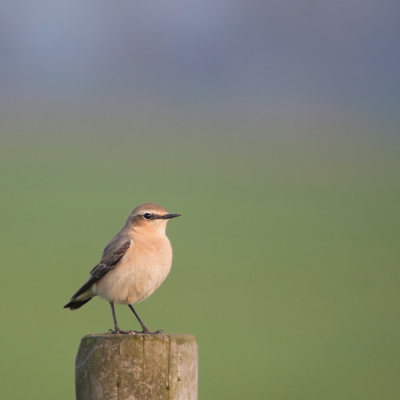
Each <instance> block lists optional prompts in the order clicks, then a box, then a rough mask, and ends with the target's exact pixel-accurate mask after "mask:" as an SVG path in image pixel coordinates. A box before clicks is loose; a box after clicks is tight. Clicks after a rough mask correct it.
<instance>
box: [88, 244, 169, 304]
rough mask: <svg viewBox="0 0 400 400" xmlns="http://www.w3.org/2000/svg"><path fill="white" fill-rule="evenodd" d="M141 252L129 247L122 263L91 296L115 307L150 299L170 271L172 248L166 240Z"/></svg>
mask: <svg viewBox="0 0 400 400" xmlns="http://www.w3.org/2000/svg"><path fill="white" fill-rule="evenodd" d="M165 238H166V237H165ZM166 239H167V238H166ZM141 250H142V251H140V252H139V251H137V247H136V248H135V245H132V248H129V249H128V251H127V253H126V254H125V256H124V257H123V258H122V260H121V262H120V263H119V264H118V265H117V266H116V267H115V268H114V269H113V270H111V271H109V272H108V273H107V274H106V275H104V276H103V277H102V278H101V279H100V280H99V282H97V283H95V284H94V285H93V288H92V291H93V293H95V294H98V295H99V296H101V297H103V298H104V299H106V300H108V301H111V302H113V303H117V304H133V303H137V302H139V301H142V300H144V299H145V298H146V297H148V296H150V295H151V294H152V293H153V292H154V291H155V290H156V289H157V288H158V287H159V286H160V285H161V284H162V283H163V282H164V280H165V278H166V277H167V275H168V273H169V271H170V269H171V263H172V249H171V245H170V243H169V240H168V239H167V242H165V243H163V245H162V246H157V250H156V249H154V247H152V246H144V247H143V246H142V248H141Z"/></svg>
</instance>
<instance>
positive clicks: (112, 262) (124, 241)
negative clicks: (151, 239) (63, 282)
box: [72, 236, 131, 300]
mask: <svg viewBox="0 0 400 400" xmlns="http://www.w3.org/2000/svg"><path fill="white" fill-rule="evenodd" d="M130 245H131V238H130V237H128V236H122V237H119V238H117V239H116V240H113V241H111V242H110V243H109V244H108V246H107V247H106V248H105V249H104V252H103V257H102V258H101V261H100V263H99V264H97V265H96V266H95V267H94V268H93V269H92V270H91V271H90V275H91V276H90V278H89V280H88V281H87V282H86V283H85V284H84V285H83V286H82V287H81V288H80V289H79V290H78V291H77V292H76V293H75V294H74V295H73V296H72V300H74V299H76V298H77V297H78V296H79V295H81V294H82V293H85V292H86V290H88V289H89V288H90V287H91V286H92V285H93V284H94V283H96V282H97V281H98V280H99V279H100V278H101V277H103V276H104V275H105V274H106V273H107V272H108V271H111V270H112V269H113V268H115V266H116V265H117V264H118V263H119V262H120V261H121V258H122V257H123V256H124V254H125V253H126V251H127V250H128V249H129V247H130Z"/></svg>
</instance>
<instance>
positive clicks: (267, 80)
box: [0, 0, 400, 400]
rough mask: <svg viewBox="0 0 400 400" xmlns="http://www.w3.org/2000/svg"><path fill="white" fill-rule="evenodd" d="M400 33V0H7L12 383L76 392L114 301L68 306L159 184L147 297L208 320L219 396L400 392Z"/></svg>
mask: <svg viewBox="0 0 400 400" xmlns="http://www.w3.org/2000/svg"><path fill="white" fill-rule="evenodd" d="M399 37H400V4H399V3H398V2H396V1H385V0H384V1H377V0H364V1H360V0H346V1H343V0H339V1H331V0H329V1H318V0H297V1H294V0H283V1H278V0H273V1H259V0H254V1H246V2H245V1H243V0H231V1H222V0H220V1H218V0H217V1H203V2H194V1H174V0H172V1H170V2H163V1H153V2H143V1H142V2H140V1H129V2H128V1H122V2H118V3H115V2H107V1H104V0H98V1H91V0H88V1H86V2H82V1H75V0H72V1H69V2H64V3H61V2H52V1H44V0H43V1H39V0H33V1H19V2H14V1H11V0H3V1H2V3H1V5H0V129H1V131H0V134H1V146H0V164H1V169H0V171H1V175H0V185H1V186H0V202H1V203H0V204H1V206H2V207H1V210H2V211H1V213H0V222H1V225H0V226H1V232H2V240H1V241H0V251H1V254H2V269H1V270H2V279H1V288H2V289H1V299H2V301H1V303H0V304H1V306H0V310H1V320H2V330H1V341H0V343H1V344H0V347H1V355H2V363H1V366H0V376H1V378H0V385H1V392H2V397H4V398H7V399H26V398H30V399H41V400H42V399H54V398H57V399H71V398H74V357H75V354H76V350H77V348H78V345H79V340H80V338H81V337H82V336H84V335H85V334H87V333H94V332H105V331H107V330H108V329H109V328H110V327H111V326H112V319H111V315H110V310H109V306H108V304H107V303H105V302H104V301H102V300H101V299H95V300H93V301H92V302H90V303H88V305H86V306H85V307H84V308H82V309H80V310H79V311H76V312H69V311H66V310H63V309H62V306H63V305H64V304H65V303H66V302H67V301H68V299H69V297H70V296H71V295H72V294H73V293H74V292H75V291H76V289H77V288H78V287H79V286H80V285H81V284H82V283H83V282H84V281H85V279H86V277H87V273H88V271H89V270H90V269H91V268H92V267H93V266H94V265H95V264H96V262H97V261H98V259H99V257H100V255H101V251H102V249H103V247H104V245H105V244H106V243H107V242H108V240H109V239H110V237H111V236H113V235H114V234H115V233H116V232H117V231H118V230H119V229H120V227H121V226H122V224H123V223H124V221H125V218H126V217H127V215H128V214H129V212H130V211H131V210H132V209H133V208H134V207H135V206H136V205H138V204H140V203H144V202H148V201H153V202H157V203H160V204H161V205H163V206H164V207H165V208H166V209H167V210H168V211H170V212H173V213H175V212H177V213H180V214H182V217H181V218H179V219H177V220H173V221H171V223H170V226H169V229H168V234H169V237H170V239H171V242H172V244H173V248H174V252H175V255H174V264H173V269H172V272H171V274H170V276H169V277H168V279H167V280H166V282H165V283H164V284H163V286H162V287H161V288H160V289H159V290H158V291H157V292H156V293H154V295H152V296H151V297H150V298H149V299H147V300H146V301H145V302H143V303H141V304H139V305H137V310H138V313H139V314H140V315H141V317H142V319H143V320H144V321H145V323H146V325H148V327H149V328H151V329H158V328H163V329H164V330H165V331H167V332H176V333H190V334H194V335H195V336H196V338H197V340H198V343H199V349H200V377H199V383H200V398H202V399H203V398H204V399H230V400H231V399H243V398H246V399H264V398H271V399H296V400H297V399H307V400H311V399H315V400H320V399H324V400H325V399H332V400H336V399H338V398H340V399H348V400H354V399H360V400H361V399H362V400H368V399H371V400H375V399H377V398H385V399H396V398H398V397H399V395H400V387H399V383H398V376H399V372H400V371H399V369H400V368H399V367H400V365H399V364H400V363H399V355H400V354H399V350H400V349H399V344H398V337H399V333H400V332H399V328H400V324H399V322H398V321H399V320H398V316H399V312H400V307H399V300H400V298H399V291H398V280H399V268H398V260H399V255H400V251H399V245H398V243H399V228H400V224H399V222H400V221H399V219H400V217H399V211H398V208H399V200H400V188H399V172H400V165H399V160H400V158H399V156H400V154H399V153H400V152H399V141H400V139H399V125H400V121H399V108H400V107H399V106H400V75H399V71H400V65H399V61H400V43H399V42H400V40H399ZM125 308H126V310H125ZM117 315H118V318H119V321H120V326H121V328H122V329H136V328H138V326H137V323H136V321H135V320H134V318H133V316H132V315H131V313H130V312H129V310H128V308H127V307H122V306H120V307H117Z"/></svg>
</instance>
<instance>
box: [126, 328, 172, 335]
mask: <svg viewBox="0 0 400 400" xmlns="http://www.w3.org/2000/svg"><path fill="white" fill-rule="evenodd" d="M133 332H134V333H143V334H145V335H158V334H159V333H165V332H164V331H163V330H162V329H159V330H158V331H155V332H150V331H149V330H148V329H143V330H142V332H138V331H133Z"/></svg>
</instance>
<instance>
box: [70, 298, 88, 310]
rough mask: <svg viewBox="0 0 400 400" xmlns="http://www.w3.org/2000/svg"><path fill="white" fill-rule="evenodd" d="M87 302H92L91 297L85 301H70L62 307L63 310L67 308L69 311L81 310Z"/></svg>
mask: <svg viewBox="0 0 400 400" xmlns="http://www.w3.org/2000/svg"><path fill="white" fill-rule="evenodd" d="M89 300H92V297H90V298H89V299H86V300H81V301H79V300H71V301H70V302H69V303H68V304H66V305H65V306H64V308H69V309H70V310H77V309H78V308H81V307H82V306H83V305H84V304H86V303H87V302H88V301H89Z"/></svg>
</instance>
